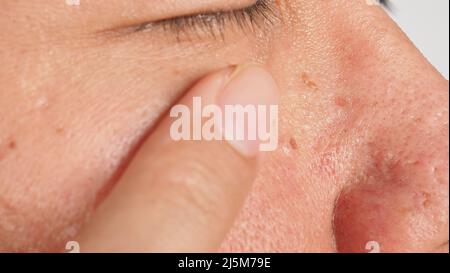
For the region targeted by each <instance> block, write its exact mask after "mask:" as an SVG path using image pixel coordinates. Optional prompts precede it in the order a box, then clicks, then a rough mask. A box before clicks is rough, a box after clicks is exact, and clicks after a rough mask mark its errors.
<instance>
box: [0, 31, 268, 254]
mask: <svg viewBox="0 0 450 273" xmlns="http://www.w3.org/2000/svg"><path fill="white" fill-rule="evenodd" d="M59 31H60V32H61V30H59ZM57 33H58V32H52V35H55V36H57ZM61 35H62V36H61V37H48V41H42V42H41V43H39V44H36V45H34V46H33V47H30V46H28V45H29V44H33V43H32V41H31V40H33V39H37V38H36V37H32V34H31V35H30V36H29V37H28V36H27V37H28V38H29V39H30V41H28V42H29V43H28V42H27V41H24V40H23V39H24V38H23V37H20V36H8V39H10V41H9V43H7V44H1V47H2V49H3V48H4V49H5V50H4V51H3V50H2V52H0V54H1V59H2V62H3V60H4V61H5V62H4V63H7V64H8V65H6V66H2V67H1V68H0V82H2V86H6V89H5V90H8V92H0V106H1V107H0V109H1V110H0V116H1V117H2V118H1V119H0V128H2V129H1V132H2V133H1V136H0V170H1V171H0V181H1V182H0V193H2V194H1V195H0V218H1V219H2V221H0V241H1V242H2V244H1V245H0V251H6V250H9V251H58V250H61V249H63V248H64V246H65V242H66V241H67V240H68V239H69V238H73V237H74V236H75V234H76V233H77V230H78V229H79V228H80V226H81V224H82V223H83V222H84V221H85V219H87V218H88V217H89V214H90V212H91V211H92V210H93V209H94V207H95V206H96V204H98V203H99V202H100V201H101V199H102V197H103V196H104V195H105V194H107V192H108V190H109V188H110V187H112V186H113V184H114V182H115V180H116V178H117V177H118V175H119V174H120V172H121V170H122V169H123V168H124V167H125V164H126V163H127V160H128V159H129V158H130V156H131V155H132V154H133V153H134V151H135V149H136V147H137V146H138V145H139V142H140V140H141V139H142V137H143V136H145V135H146V134H147V133H148V131H150V130H151V129H152V126H153V125H154V123H155V122H156V121H157V120H158V118H159V116H160V115H161V114H162V113H164V112H165V111H166V110H167V108H168V107H169V106H170V105H171V104H172V102H173V101H174V100H176V99H177V98H178V97H179V96H180V94H182V92H184V91H185V90H186V89H187V88H188V87H190V86H191V85H192V84H193V83H194V82H195V81H196V80H197V79H199V78H200V77H202V76H204V75H205V74H206V73H209V72H211V71H213V70H215V69H218V68H222V67H224V66H227V65H230V64H237V63H245V62H251V61H261V60H264V59H266V58H267V57H266V56H267V46H266V45H267V43H266V42H264V41H263V40H266V39H268V38H267V37H264V38H254V37H253V36H252V35H251V34H249V36H244V35H243V33H241V32H239V33H236V34H235V35H234V36H230V37H229V39H230V40H229V41H228V43H226V44H224V43H219V42H217V43H216V42H214V43H212V42H210V43H202V44H198V43H196V44H195V45H194V44H189V43H184V44H182V45H181V44H176V43H173V44H171V45H170V46H167V44H165V41H161V44H162V45H164V46H161V44H159V43H158V41H159V40H158V39H154V38H153V39H152V36H151V35H150V34H148V33H147V34H142V36H137V37H134V38H132V39H131V40H126V39H124V40H109V41H103V40H102V41H101V43H98V40H91V39H84V38H81V37H79V39H78V40H77V39H76V38H75V36H76V34H74V37H72V38H71V39H74V40H75V41H68V40H65V39H66V37H65V34H61ZM147 35H149V36H147ZM261 37H262V36H261ZM18 38H20V39H18ZM15 39H18V40H15ZM3 40H6V38H5V39H0V41H3ZM55 41H56V42H55ZM3 52H8V54H4V53H3ZM192 56H196V58H195V60H193V59H192ZM49 223H51V225H49ZM29 226H33V228H26V227H29Z"/></svg>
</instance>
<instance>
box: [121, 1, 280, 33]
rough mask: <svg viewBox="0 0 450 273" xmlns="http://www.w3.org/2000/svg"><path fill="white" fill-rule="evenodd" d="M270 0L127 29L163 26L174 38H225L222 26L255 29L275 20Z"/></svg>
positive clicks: (139, 29) (132, 31)
mask: <svg viewBox="0 0 450 273" xmlns="http://www.w3.org/2000/svg"><path fill="white" fill-rule="evenodd" d="M277 19H278V18H277V15H276V12H275V10H274V8H273V5H272V1H271V0H258V1H257V2H256V3H255V4H253V5H252V6H249V7H245V8H243V9H239V10H228V11H217V12H211V13H202V14H193V15H187V16H180V17H176V18H170V19H164V20H160V21H154V22H149V23H142V24H138V25H134V26H131V27H129V29H128V32H129V33H130V32H131V33H136V32H143V31H149V30H154V29H163V30H164V31H166V32H168V33H169V34H174V35H175V36H176V38H177V40H180V39H181V38H182V37H183V36H190V35H192V34H194V35H195V34H196V35H210V36H212V37H214V38H217V37H221V38H224V33H225V30H227V29H228V28H230V27H234V28H237V29H239V30H242V31H246V30H251V31H254V30H255V29H257V28H263V27H264V26H266V25H268V24H269V25H270V24H273V23H274V22H275V21H276V20H277Z"/></svg>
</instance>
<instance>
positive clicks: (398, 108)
mask: <svg viewBox="0 0 450 273" xmlns="http://www.w3.org/2000/svg"><path fill="white" fill-rule="evenodd" d="M443 86H444V88H443V89H441V90H429V89H428V90H417V89H416V91H411V90H408V91H400V92H397V93H396V95H393V96H392V97H389V95H386V94H384V95H385V96H384V99H383V100H380V99H378V101H377V103H374V104H373V110H372V120H373V121H372V122H373V124H374V126H373V128H374V129H373V131H372V132H371V133H372V135H371V137H369V140H368V141H367V143H366V144H365V146H364V149H363V150H364V151H363V152H362V156H361V157H360V160H361V161H362V162H364V164H362V165H363V166H364V168H363V169H362V170H361V171H359V173H358V174H357V175H356V176H355V177H356V178H355V179H354V181H352V182H351V183H349V184H348V185H347V186H346V187H345V188H344V189H343V190H342V192H341V194H340V196H339V197H338V199H337V202H336V206H335V211H334V228H335V239H336V247H337V250H338V251H340V252H369V251H370V250H376V251H380V252H430V251H448V237H449V183H448V180H449V179H448V173H449V166H448V160H449V150H448V149H449V140H448V139H449V136H448V132H449V126H448V85H447V83H445V84H444V85H443ZM441 88H442V87H441ZM442 90H444V91H442ZM387 101H389V103H387Z"/></svg>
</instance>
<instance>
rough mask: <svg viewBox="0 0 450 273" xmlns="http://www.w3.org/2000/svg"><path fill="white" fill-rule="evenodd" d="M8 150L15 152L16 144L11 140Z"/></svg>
mask: <svg viewBox="0 0 450 273" xmlns="http://www.w3.org/2000/svg"><path fill="white" fill-rule="evenodd" d="M8 148H9V149H11V150H15V149H16V148H17V143H16V142H15V141H14V140H11V141H10V142H9V144H8Z"/></svg>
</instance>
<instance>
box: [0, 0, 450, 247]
mask: <svg viewBox="0 0 450 273" xmlns="http://www.w3.org/2000/svg"><path fill="white" fill-rule="evenodd" d="M255 2H256V1H254V0H227V1H224V0H208V1H207V0H205V1H198V0H196V1H193V0H192V1H191V0H189V1H188V0H186V1H181V0H174V1H140V0H136V1H124V0H111V1H108V4H107V5H106V4H105V3H103V2H101V1H95V0H84V1H83V0H81V2H80V5H79V6H73V5H67V3H66V2H64V1H51V0H35V1H26V0H4V1H3V3H2V9H1V10H0V26H1V27H0V28H1V30H2V31H1V32H0V61H1V64H2V65H1V66H0V86H1V90H2V91H1V92H0V117H1V118H0V215H1V217H0V219H1V220H0V241H1V242H2V244H1V245H0V250H2V251H6V250H12V251H53V250H62V249H63V248H64V245H65V242H66V241H67V240H68V239H70V238H72V237H74V236H75V235H76V233H77V232H78V230H79V229H80V227H81V226H82V224H83V223H84V222H85V220H86V219H88V218H89V215H90V213H91V212H92V211H93V210H94V209H95V207H96V205H97V204H98V203H100V202H101V201H102V200H103V198H104V196H105V195H106V194H107V192H108V189H110V188H111V187H113V186H114V183H115V182H116V181H117V177H118V175H119V174H120V172H121V170H122V169H123V168H125V167H126V164H127V161H128V160H129V159H130V157H131V156H132V154H133V152H134V150H135V149H136V147H138V144H139V143H140V142H141V141H142V139H143V138H144V137H145V136H146V134H147V133H148V132H149V131H151V129H152V128H153V127H154V125H155V124H156V122H157V121H158V119H159V118H160V117H161V115H163V114H164V113H165V111H167V110H168V108H169V107H170V105H171V104H173V103H174V102H175V101H176V99H177V98H178V97H179V96H180V95H181V94H182V93H183V91H184V90H186V89H187V88H189V87H190V86H191V85H192V84H193V83H194V82H195V81H196V80H198V79H199V78H200V77H202V76H203V75H205V74H206V73H208V72H210V71H213V70H216V69H219V68H222V67H225V66H228V65H234V64H242V63H259V64H261V65H263V66H265V67H266V68H267V69H268V70H269V71H270V72H271V73H272V74H273V76H274V77H275V79H276V81H277V83H278V85H279V87H280V90H281V91H282V94H281V95H282V96H281V102H280V121H279V125H280V136H279V148H278V149H277V151H275V152H273V153H270V154H267V158H266V160H265V162H264V165H263V166H262V169H261V170H260V173H259V178H258V179H257V181H256V183H255V185H254V187H253V190H252V192H251V195H250V197H249V198H248V200H247V202H246V205H245V207H244V209H243V211H242V213H241V215H240V217H239V218H238V220H237V222H236V224H235V226H234V228H233V229H232V231H231V232H230V234H229V236H228V239H227V240H225V241H224V242H223V245H222V249H221V250H223V251H298V252H331V251H346V252H347V251H365V246H366V243H367V242H369V241H377V242H378V243H379V244H380V246H381V248H382V249H381V250H382V251H399V252H400V251H442V250H447V251H448V235H449V234H448V229H449V220H448V219H449V218H448V206H449V202H448V200H449V196H448V193H449V188H448V157H449V154H448V131H449V128H448V102H449V100H448V82H447V81H446V80H445V79H443V78H442V76H441V75H440V74H439V73H437V72H436V70H435V69H434V68H433V67H432V66H431V65H430V64H429V63H428V62H427V61H426V60H425V59H424V57H423V56H422V55H421V54H420V53H419V52H418V50H417V49H416V48H415V47H414V46H413V45H412V44H411V43H410V42H409V40H408V39H407V38H406V37H405V36H404V35H403V33H402V32H401V31H400V30H399V29H398V28H397V26H396V25H395V24H394V23H393V22H392V20H391V19H390V18H389V17H388V15H386V13H385V12H384V11H383V10H382V9H381V8H380V7H378V6H374V5H368V2H367V1H365V0H353V1H348V0H335V1H309V0H291V1H282V0H281V1H268V4H267V5H268V6H267V7H266V8H260V9H258V10H253V12H254V13H253V14H252V15H253V16H254V17H252V18H253V19H254V21H253V23H249V22H248V18H247V17H242V18H240V17H239V16H248V14H247V15H245V14H243V13H242V11H241V13H239V12H238V10H242V8H246V7H250V6H252V5H253V4H254V3H255ZM217 10H234V11H235V13H234V15H228V16H229V17H227V18H228V19H227V18H221V19H220V20H218V21H214V20H213V24H219V22H222V21H221V20H223V24H220V26H221V27H220V28H218V27H217V25H211V24H208V23H205V22H202V21H195V22H193V21H189V20H186V19H184V20H181V21H180V20H178V21H175V23H174V22H173V21H170V22H172V23H170V22H169V21H167V20H166V19H169V18H175V17H177V18H180V16H181V17H182V16H185V15H189V14H199V13H204V14H211V13H212V12H213V11H217ZM247 11H248V10H247ZM183 18H186V17H183ZM230 18H231V20H230ZM239 18H240V19H239ZM246 18H247V19H246ZM161 20H162V21H161ZM242 20H244V21H242ZM154 21H159V22H162V23H159V24H154V25H146V24H145V22H154ZM191 23H192V24H191ZM192 25H193V27H192Z"/></svg>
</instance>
